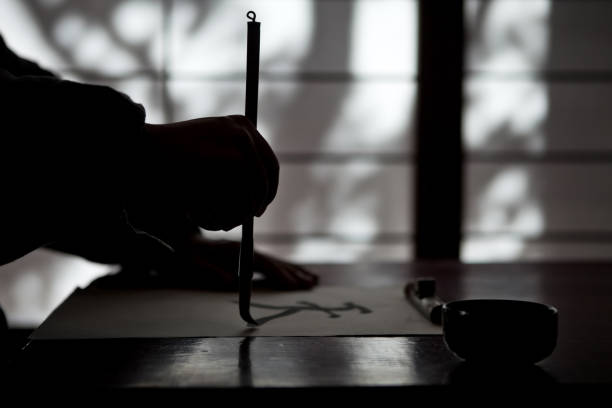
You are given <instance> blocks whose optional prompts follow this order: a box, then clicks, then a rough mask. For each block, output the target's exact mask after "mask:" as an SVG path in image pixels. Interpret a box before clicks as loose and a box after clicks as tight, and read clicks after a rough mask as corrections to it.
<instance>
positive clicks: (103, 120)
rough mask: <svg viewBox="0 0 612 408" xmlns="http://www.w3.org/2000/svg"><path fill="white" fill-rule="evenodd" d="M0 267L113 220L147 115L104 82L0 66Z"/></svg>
mask: <svg viewBox="0 0 612 408" xmlns="http://www.w3.org/2000/svg"><path fill="white" fill-rule="evenodd" d="M0 115H1V121H0V154H1V155H2V157H1V158H0V189H1V190H0V195H1V196H2V200H0V225H2V228H1V229H0V264H3V263H7V262H10V261H11V260H14V259H16V258H18V257H20V256H22V255H25V254H26V253H28V252H30V251H32V250H34V249H36V248H38V247H40V246H42V245H46V244H48V243H51V242H55V241H62V240H64V239H67V238H69V237H75V236H79V235H80V234H81V233H82V232H83V231H85V230H87V231H91V230H95V229H96V228H97V227H98V226H101V225H105V224H106V223H109V222H114V221H115V220H116V219H117V218H118V217H120V216H121V213H122V211H123V208H124V207H125V203H126V200H127V198H126V197H127V196H128V195H129V191H130V188H131V186H132V183H134V182H135V181H134V179H132V177H131V175H132V174H134V169H135V168H138V167H139V166H143V165H144V163H142V162H141V161H142V154H141V152H142V145H143V125H144V118H145V112H144V109H143V107H142V106H140V105H138V104H135V103H134V102H132V101H131V100H130V99H129V98H128V97H127V96H125V95H124V94H121V93H119V92H117V91H115V90H113V89H111V88H109V87H105V86H96V85H85V84H80V83H76V82H71V81H63V80H59V79H57V78H52V77H42V76H22V77H16V76H14V75H12V73H10V72H8V71H6V70H2V69H0Z"/></svg>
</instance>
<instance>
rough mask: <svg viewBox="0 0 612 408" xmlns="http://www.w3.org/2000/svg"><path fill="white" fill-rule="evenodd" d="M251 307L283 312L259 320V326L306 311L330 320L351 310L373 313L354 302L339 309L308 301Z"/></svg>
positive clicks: (252, 304)
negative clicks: (319, 313) (324, 315)
mask: <svg viewBox="0 0 612 408" xmlns="http://www.w3.org/2000/svg"><path fill="white" fill-rule="evenodd" d="M251 307H254V308H258V309H269V310H281V312H279V313H276V314H273V315H270V316H266V317H262V318H260V319H257V323H258V324H259V325H262V324H264V323H267V322H269V321H270V320H275V319H280V318H282V317H286V316H291V315H294V314H296V313H299V312H304V311H311V312H323V313H327V317H329V318H338V317H340V316H341V315H340V314H339V313H338V312H348V311H351V310H357V311H359V312H360V313H361V314H367V313H372V310H370V309H368V308H367V307H364V306H360V305H357V304H355V303H353V302H345V303H344V305H342V306H339V307H324V306H320V305H317V304H316V303H313V302H306V301H298V302H296V305H295V306H274V305H265V304H262V303H251Z"/></svg>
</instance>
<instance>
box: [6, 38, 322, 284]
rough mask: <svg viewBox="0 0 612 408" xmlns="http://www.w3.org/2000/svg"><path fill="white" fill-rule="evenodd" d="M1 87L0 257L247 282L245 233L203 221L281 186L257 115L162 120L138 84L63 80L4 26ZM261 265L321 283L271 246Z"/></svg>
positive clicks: (254, 208)
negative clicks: (18, 47) (63, 255)
mask: <svg viewBox="0 0 612 408" xmlns="http://www.w3.org/2000/svg"><path fill="white" fill-rule="evenodd" d="M0 90H1V92H0V111H1V112H2V121H1V123H0V128H1V129H2V134H1V137H0V143H1V144H2V146H1V149H0V151H1V152H2V153H1V154H2V158H1V159H0V174H2V175H1V176H0V177H1V178H2V183H1V186H2V187H1V188H2V190H1V194H2V201H1V204H0V225H2V228H0V237H1V242H2V245H1V246H0V265H1V264H5V263H8V262H11V261H13V260H15V259H17V258H19V257H21V256H23V255H25V254H27V253H29V252H30V251H32V250H34V249H36V248H39V247H42V246H47V247H50V248H53V249H58V250H62V251H66V252H69V253H73V254H77V255H81V256H84V257H85V258H87V259H90V260H93V261H97V262H104V263H114V264H121V265H123V266H124V269H125V271H124V272H122V273H123V275H122V274H119V276H123V277H124V278H123V280H122V282H123V283H126V282H128V281H129V282H131V283H134V279H136V280H139V279H141V278H142V277H143V276H146V277H148V279H151V276H152V275H155V276H156V278H155V279H153V281H154V282H156V283H155V284H163V285H176V284H185V285H190V286H193V285H197V286H199V287H215V288H224V289H225V288H235V286H236V282H237V278H236V272H237V261H238V249H239V246H238V244H237V243H231V242H211V241H207V240H205V239H204V238H203V237H202V235H201V233H200V228H203V229H208V230H221V229H222V230H229V229H231V228H234V227H236V226H238V225H240V224H241V223H242V221H243V220H244V219H245V217H247V216H253V215H255V216H260V215H262V214H263V213H264V211H265V210H266V207H267V206H268V205H269V204H270V202H271V201H272V200H273V199H274V197H275V195H276V191H277V187H278V175H279V165H278V161H277V159H276V157H275V155H274V152H273V151H272V149H271V148H270V146H269V145H268V144H267V143H266V141H265V140H264V139H263V137H262V136H261V135H260V134H259V133H258V132H257V130H256V129H255V128H254V127H253V126H252V125H251V123H250V122H249V121H248V120H247V119H246V118H244V117H243V116H240V115H236V116H226V117H211V118H199V119H194V120H190V121H185V122H177V123H169V124H163V125H151V124H148V123H145V111H144V108H143V107H142V106H141V105H139V104H136V103H134V102H132V101H131V100H130V99H129V98H128V97H127V96H126V95H124V94H122V93H120V92H117V91H116V90H114V89H112V88H109V87H105V86H98V85H89V84H83V83H77V82H73V81H67V80H62V79H61V78H59V77H58V76H57V75H55V74H53V73H52V72H50V71H49V70H46V69H43V68H41V67H40V66H39V65H37V64H36V63H34V62H32V61H29V60H26V59H24V58H21V57H19V56H18V55H17V54H15V53H14V52H13V51H11V50H10V49H9V48H8V47H7V46H6V44H5V43H4V41H3V39H2V37H0ZM254 266H255V268H256V269H257V270H259V271H260V272H262V273H263V274H264V275H265V276H266V278H267V279H268V281H269V282H270V283H271V284H272V285H274V286H276V287H278V288H284V289H303V288H310V287H312V286H313V285H315V284H316V283H317V277H316V276H315V275H314V274H312V273H310V272H308V271H306V270H305V269H303V268H301V267H299V266H297V265H293V264H291V263H288V262H285V261H282V260H279V259H275V258H273V257H269V256H265V255H262V254H258V253H256V255H255V262H254ZM130 271H132V272H134V271H136V272H144V273H130ZM151 271H155V273H154V274H151V273H150V272H151ZM133 278H134V279H133Z"/></svg>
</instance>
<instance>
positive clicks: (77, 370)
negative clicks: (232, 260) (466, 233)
mask: <svg viewBox="0 0 612 408" xmlns="http://www.w3.org/2000/svg"><path fill="white" fill-rule="evenodd" d="M311 269H312V270H314V271H315V272H318V273H319V274H320V276H321V284H322V285H336V284H342V285H355V286H365V287H378V286H389V285H397V287H398V290H400V289H401V288H402V287H403V285H404V284H405V282H407V281H408V280H409V279H410V278H413V277H417V276H433V277H435V278H436V279H437V281H438V293H439V295H440V296H441V297H442V298H443V299H445V300H446V301H450V300H455V299H466V298H510V299H522V300H534V301H539V302H544V303H548V304H552V305H554V306H556V307H557V308H558V309H559V340H558V345H557V348H556V350H555V352H554V353H553V355H552V356H550V357H549V358H547V359H546V360H544V361H542V362H541V363H539V364H538V365H535V366H531V367H524V368H518V369H512V370H510V369H507V368H505V367H496V366H495V365H492V366H491V367H487V368H486V369H482V368H479V367H471V366H469V365H467V364H465V363H462V362H461V361H460V360H459V359H458V358H456V357H455V356H454V355H453V354H452V353H451V352H449V351H448V350H447V348H446V347H445V345H444V342H443V339H442V337H441V336H409V337H315V338H312V337H310V338H308V337H267V338H265V337H260V338H177V339H117V340H72V341H66V340H46V341H33V342H30V343H29V344H28V346H27V347H26V348H25V349H24V351H23V352H22V356H21V358H20V359H19V360H18V362H17V363H16V366H15V367H14V368H13V369H12V371H11V375H10V379H9V380H10V382H11V383H12V384H13V385H14V386H18V387H23V386H26V387H27V388H29V389H32V388H34V389H35V388H37V387H41V386H43V387H47V388H53V389H56V390H61V389H71V390H74V389H83V388H85V389H90V388H94V389H112V390H124V389H136V390H149V391H151V390H183V391H184V390H191V391H198V392H208V393H215V392H218V393H224V392H233V393H232V394H231V395H236V393H235V391H236V390H241V394H240V395H245V393H258V392H259V393H281V392H295V393H298V392H300V391H301V392H303V393H306V392H307V395H311V396H312V395H315V394H313V392H314V393H316V391H326V392H329V391H332V390H334V391H337V392H345V391H350V392H347V393H346V394H347V395H350V396H351V397H357V398H359V396H360V395H361V394H362V393H363V392H378V391H384V392H390V391H396V392H412V394H414V393H417V394H419V395H421V394H423V393H424V394H426V395H429V394H430V391H432V390H437V391H436V392H431V394H432V395H438V396H439V395H440V393H439V391H440V390H466V389H481V387H482V386H483V385H486V389H491V388H490V387H496V386H511V387H516V386H523V385H525V386H530V387H531V386H533V385H537V386H538V389H542V388H540V387H539V386H540V385H544V386H553V387H555V389H562V390H568V389H572V390H574V389H577V388H580V389H581V390H582V389H583V388H584V387H585V386H587V388H588V390H587V391H586V393H587V394H588V395H592V392H593V391H596V390H599V391H603V390H606V389H607V386H608V385H612V263H538V264H535V263H530V264H476V265H465V264H459V263H419V264H409V265H405V264H373V265H366V264H363V265H352V266H338V265H336V266H333V265H313V266H311ZM454 385H459V386H460V387H454ZM558 385H561V386H562V387H558ZM555 393H556V394H555V395H559V393H558V391H555Z"/></svg>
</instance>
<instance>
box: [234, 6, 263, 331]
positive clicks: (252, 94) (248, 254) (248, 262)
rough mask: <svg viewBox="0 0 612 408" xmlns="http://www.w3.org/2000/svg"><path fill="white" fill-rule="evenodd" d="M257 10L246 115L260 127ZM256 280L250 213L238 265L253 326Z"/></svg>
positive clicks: (244, 312) (242, 301)
mask: <svg viewBox="0 0 612 408" xmlns="http://www.w3.org/2000/svg"><path fill="white" fill-rule="evenodd" d="M256 17H257V16H256V14H255V12H253V11H249V12H248V13H247V18H249V19H250V20H251V21H249V22H248V24H247V26H248V35H247V70H246V98H245V108H244V110H245V116H246V117H247V119H249V120H250V121H251V123H252V124H253V126H255V127H257V93H258V86H259V27H260V23H259V22H258V21H255V18H256ZM252 280H253V216H248V217H247V219H246V220H245V221H244V223H243V224H242V239H241V242H240V261H239V264H238V281H239V283H238V305H239V309H240V317H242V320H244V321H245V322H247V323H248V324H249V325H257V321H256V320H255V319H253V317H252V316H251V311H250V308H251V289H252Z"/></svg>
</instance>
